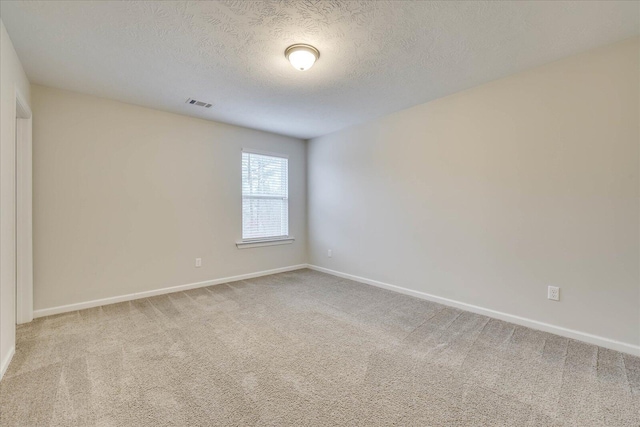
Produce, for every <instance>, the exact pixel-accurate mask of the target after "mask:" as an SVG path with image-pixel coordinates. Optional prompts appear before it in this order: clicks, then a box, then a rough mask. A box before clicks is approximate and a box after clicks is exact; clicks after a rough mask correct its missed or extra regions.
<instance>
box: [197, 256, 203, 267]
mask: <svg viewBox="0 0 640 427" xmlns="http://www.w3.org/2000/svg"><path fill="white" fill-rule="evenodd" d="M196 267H202V258H196Z"/></svg>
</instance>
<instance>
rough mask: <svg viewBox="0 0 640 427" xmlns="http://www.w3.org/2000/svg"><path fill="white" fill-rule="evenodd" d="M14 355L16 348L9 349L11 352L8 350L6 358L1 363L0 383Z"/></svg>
mask: <svg viewBox="0 0 640 427" xmlns="http://www.w3.org/2000/svg"><path fill="white" fill-rule="evenodd" d="M14 354H16V346H13V347H11V350H9V354H7V356H6V357H5V358H4V360H3V361H2V364H1V365H0V381H1V380H2V377H4V373H5V372H7V369H8V368H9V363H11V359H13V355H14Z"/></svg>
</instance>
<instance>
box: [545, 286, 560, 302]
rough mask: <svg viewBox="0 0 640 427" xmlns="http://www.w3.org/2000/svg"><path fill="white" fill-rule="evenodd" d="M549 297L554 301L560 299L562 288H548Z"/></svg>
mask: <svg viewBox="0 0 640 427" xmlns="http://www.w3.org/2000/svg"><path fill="white" fill-rule="evenodd" d="M547 298H549V299H550V300H553V301H560V288H559V287H557V286H549V288H548V289H547Z"/></svg>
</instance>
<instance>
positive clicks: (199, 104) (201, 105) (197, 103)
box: [185, 98, 213, 108]
mask: <svg viewBox="0 0 640 427" xmlns="http://www.w3.org/2000/svg"><path fill="white" fill-rule="evenodd" d="M185 102H186V103H187V104H191V105H197V106H198V107H204V108H211V105H213V104H209V103H207V102H202V101H198V100H195V99H193V98H189V99H187V100H186V101H185Z"/></svg>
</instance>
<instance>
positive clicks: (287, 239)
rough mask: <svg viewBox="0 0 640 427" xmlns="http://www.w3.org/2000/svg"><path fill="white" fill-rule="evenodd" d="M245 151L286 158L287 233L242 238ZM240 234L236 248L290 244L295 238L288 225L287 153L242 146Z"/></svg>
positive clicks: (289, 224) (289, 223)
mask: <svg viewBox="0 0 640 427" xmlns="http://www.w3.org/2000/svg"><path fill="white" fill-rule="evenodd" d="M244 153H247V154H249V155H251V154H257V155H260V156H269V157H278V158H282V159H287V197H286V202H287V232H288V234H287V235H281V236H272V237H252V238H246V239H245V238H244V211H243V205H244V199H245V195H244V194H243V189H242V173H243V170H242V154H244ZM240 182H241V185H240V235H241V236H242V238H241V239H240V240H238V241H237V242H236V246H237V247H238V249H248V248H256V247H261V246H274V245H286V244H291V243H293V242H294V241H295V238H294V237H293V236H291V233H290V226H291V222H290V215H289V207H290V203H289V200H290V198H289V156H288V155H287V154H282V153H274V152H269V151H263V150H256V149H252V148H243V149H242V151H241V154H240ZM261 198H264V196H262V197H261ZM278 198H280V197H275V196H274V197H273V199H278Z"/></svg>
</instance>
